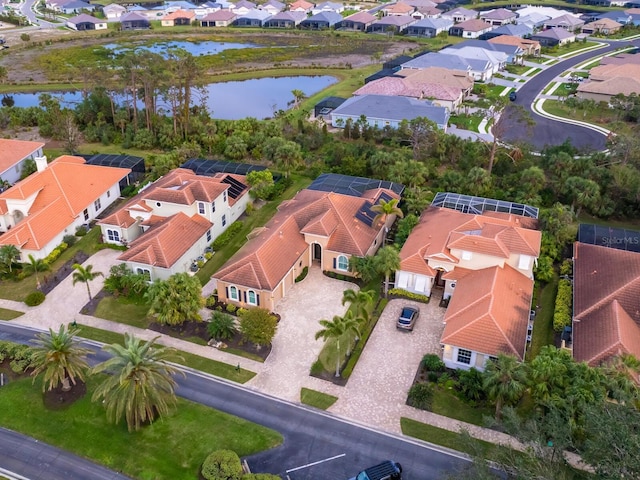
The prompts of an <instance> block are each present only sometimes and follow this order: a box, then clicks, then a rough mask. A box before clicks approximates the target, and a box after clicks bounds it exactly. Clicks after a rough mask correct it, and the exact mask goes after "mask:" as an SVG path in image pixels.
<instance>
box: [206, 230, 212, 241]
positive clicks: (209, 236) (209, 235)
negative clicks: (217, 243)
mask: <svg viewBox="0 0 640 480" xmlns="http://www.w3.org/2000/svg"><path fill="white" fill-rule="evenodd" d="M210 241H211V230H208V231H207V242H210Z"/></svg>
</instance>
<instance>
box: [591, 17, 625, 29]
mask: <svg viewBox="0 0 640 480" xmlns="http://www.w3.org/2000/svg"><path fill="white" fill-rule="evenodd" d="M623 26H624V25H622V24H621V23H618V22H616V21H615V20H612V19H610V18H602V19H600V20H595V21H593V22H590V23H587V24H586V25H584V26H583V27H582V28H583V29H585V28H592V29H594V30H596V31H600V30H602V29H613V28H617V29H620V28H622V27H623Z"/></svg>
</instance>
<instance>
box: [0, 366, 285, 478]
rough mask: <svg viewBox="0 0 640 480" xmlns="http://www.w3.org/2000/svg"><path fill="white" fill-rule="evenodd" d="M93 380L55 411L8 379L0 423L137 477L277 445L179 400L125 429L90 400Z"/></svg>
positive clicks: (183, 471)
mask: <svg viewBox="0 0 640 480" xmlns="http://www.w3.org/2000/svg"><path fill="white" fill-rule="evenodd" d="M98 381H99V378H90V379H89V382H88V385H87V387H88V388H87V394H86V395H85V396H84V397H83V398H82V399H80V400H78V401H77V402H76V403H75V404H73V405H71V406H69V407H68V408H66V409H62V410H56V411H54V410H47V409H46V408H45V407H44V405H43V402H42V393H41V383H40V382H38V381H37V382H36V384H35V385H33V384H32V381H31V378H26V379H22V380H18V381H14V382H11V383H9V384H8V385H7V386H5V387H3V388H2V395H1V396H0V424H1V425H2V426H4V427H7V428H10V429H12V430H16V431H19V432H22V433H24V434H26V435H29V436H31V437H34V438H36V439H38V440H41V441H44V442H47V443H49V444H51V445H55V446H58V447H60V448H63V449H64V450H69V451H71V452H74V453H76V454H78V455H80V456H82V457H86V458H89V459H91V460H93V461H95V462H97V463H101V464H103V465H105V466H107V467H109V468H112V469H114V470H120V471H122V472H123V473H124V474H125V475H128V476H131V477H132V478H138V479H156V478H157V479H160V478H162V479H185V480H187V479H188V480H192V479H194V478H197V476H198V471H199V468H200V465H201V463H202V461H203V460H204V459H205V457H206V456H207V455H208V454H209V453H211V452H212V451H214V450H218V449H230V450H234V451H235V452H236V453H238V455H240V456H245V455H250V454H253V453H256V452H260V451H263V450H266V449H268V448H273V447H275V446H277V445H279V444H280V443H282V437H281V436H280V434H278V433H277V432H275V431H273V430H270V429H267V428H264V427H261V426H259V425H256V424H253V423H250V422H247V421H245V420H242V419H240V418H237V417H234V416H231V415H228V414H225V413H223V412H219V411H216V410H213V409H211V408H207V407H204V406H202V405H198V404H195V403H192V402H189V401H186V400H182V399H178V403H177V408H175V409H174V410H173V411H172V413H171V414H170V415H168V416H167V417H165V418H163V419H161V420H158V421H156V422H154V423H153V424H151V425H148V426H145V427H144V428H143V429H142V430H140V431H139V432H135V433H128V432H127V428H126V425H125V424H124V423H120V424H118V425H112V424H109V423H107V418H106V415H105V411H104V408H103V407H102V405H101V404H100V403H92V402H91V392H92V391H93V390H94V388H95V387H96V385H97V382H98Z"/></svg>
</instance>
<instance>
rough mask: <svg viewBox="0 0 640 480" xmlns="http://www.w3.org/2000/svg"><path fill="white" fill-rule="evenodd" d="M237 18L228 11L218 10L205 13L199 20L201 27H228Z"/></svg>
mask: <svg viewBox="0 0 640 480" xmlns="http://www.w3.org/2000/svg"><path fill="white" fill-rule="evenodd" d="M237 17H238V15H237V14H235V13H234V12H232V11H230V10H218V11H217V12H213V13H207V14H206V15H205V16H204V17H202V18H201V19H200V24H201V25H202V26H203V27H229V26H231V25H233V22H234V21H235V20H236V18H237Z"/></svg>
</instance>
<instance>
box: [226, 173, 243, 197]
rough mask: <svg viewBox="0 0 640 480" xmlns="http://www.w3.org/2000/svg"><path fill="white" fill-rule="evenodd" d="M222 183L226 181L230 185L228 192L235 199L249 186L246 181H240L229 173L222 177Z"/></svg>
mask: <svg viewBox="0 0 640 480" xmlns="http://www.w3.org/2000/svg"><path fill="white" fill-rule="evenodd" d="M222 183H226V184H228V185H230V186H229V190H228V192H229V196H230V197H231V198H233V199H236V198H238V197H239V196H240V194H241V193H242V192H243V191H244V190H245V189H246V188H247V186H246V185H245V184H244V183H242V182H239V181H238V180H236V179H235V178H233V177H230V176H229V175H227V176H226V177H224V178H223V179H222Z"/></svg>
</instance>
